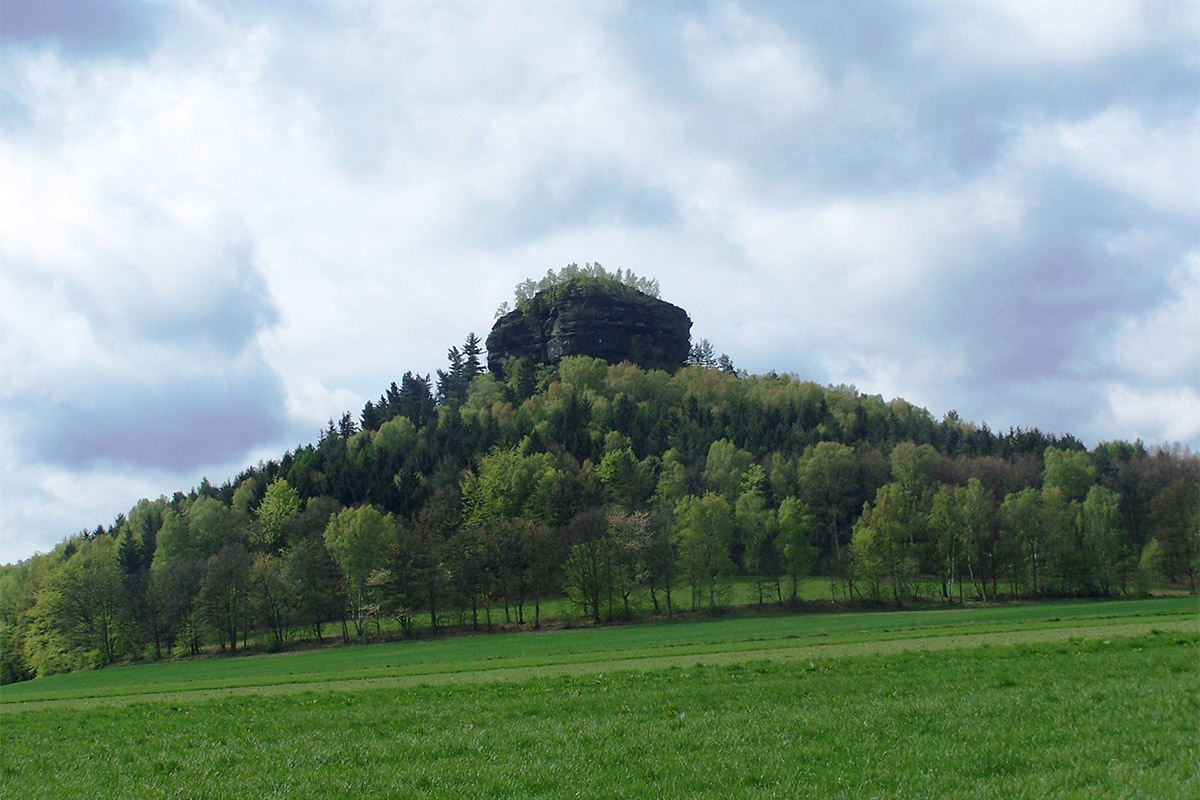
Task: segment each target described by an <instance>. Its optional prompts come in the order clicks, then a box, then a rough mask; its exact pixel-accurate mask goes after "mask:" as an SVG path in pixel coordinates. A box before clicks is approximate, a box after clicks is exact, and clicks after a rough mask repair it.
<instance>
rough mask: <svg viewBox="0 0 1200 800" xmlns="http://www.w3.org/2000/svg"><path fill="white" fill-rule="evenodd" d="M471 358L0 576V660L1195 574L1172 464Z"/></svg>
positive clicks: (469, 347)
mask: <svg viewBox="0 0 1200 800" xmlns="http://www.w3.org/2000/svg"><path fill="white" fill-rule="evenodd" d="M535 297H536V293H531V294H530V295H529V298H535ZM482 356H483V354H482V348H481V347H480V341H479V339H478V338H477V337H475V336H474V335H473V334H472V335H470V336H468V337H467V341H466V342H465V343H464V345H463V348H462V349H461V350H460V349H458V348H457V347H455V348H451V350H450V358H449V361H450V364H449V368H448V369H447V370H446V371H439V373H438V379H437V382H436V384H437V387H436V390H435V389H434V386H433V383H432V382H431V381H430V379H429V377H428V376H424V377H423V376H420V375H417V374H414V373H412V372H409V373H407V374H405V375H404V376H403V378H402V379H401V380H400V382H399V383H398V384H397V383H393V384H392V385H391V386H390V387H389V389H388V390H387V391H386V392H384V394H383V395H381V397H380V398H379V400H378V401H372V402H369V403H367V404H366V406H365V407H364V409H363V411H362V413H361V415H360V417H359V418H358V419H357V420H356V419H355V418H354V417H353V416H351V415H350V414H349V413H347V414H346V415H345V416H343V417H342V419H341V420H340V422H338V423H334V422H333V421H331V422H330V424H329V426H328V428H327V429H326V430H325V431H324V433H323V434H322V436H321V437H320V440H319V441H318V442H317V443H315V444H307V445H302V446H299V447H297V448H296V449H294V450H292V451H289V452H287V453H284V454H282V456H281V457H280V458H279V459H277V460H272V461H268V462H263V463H260V464H258V465H257V466H255V467H252V468H249V469H247V470H245V471H244V472H243V473H242V474H240V475H238V476H237V477H236V479H234V480H231V481H227V482H225V483H224V484H223V485H220V486H216V485H213V484H212V483H210V482H209V481H207V480H205V481H203V482H202V483H201V485H200V486H198V487H194V488H192V489H191V490H190V491H188V492H186V493H185V492H183V491H177V492H175V493H174V494H172V495H170V496H166V495H164V496H162V497H159V498H158V499H154V500H151V499H146V500H143V501H141V502H139V503H138V504H137V505H136V506H135V507H134V508H132V509H130V510H129V512H128V513H127V514H122V515H120V516H118V518H117V519H116V520H115V521H114V522H113V523H112V524H111V525H108V526H104V525H100V526H97V527H96V528H95V529H93V530H90V531H86V532H83V533H80V534H77V535H75V536H71V537H69V538H68V539H66V540H65V541H64V542H63V543H62V544H61V545H60V546H59V547H57V548H56V549H55V550H54V551H53V552H51V553H49V554H45V555H39V556H35V557H33V558H30V559H28V560H26V561H23V562H21V563H20V564H18V565H10V566H7V567H4V568H0V590H2V591H0V598H2V601H0V644H2V647H0V679H3V680H4V681H6V682H7V681H12V680H18V679H22V678H26V677H30V676H33V675H38V674H49V673H52V672H56V671H63V670H69V669H74V668H78V667H84V666H91V665H99V664H106V663H112V662H114V661H121V660H136V659H141V658H147V657H149V658H158V657H163V656H167V655H178V654H187V653H199V652H202V651H204V650H206V649H207V650H211V649H219V650H228V651H237V650H238V649H239V648H244V647H245V646H246V644H247V643H248V642H250V641H251V638H252V637H253V638H255V639H256V640H257V641H260V642H265V643H266V645H267V646H269V647H272V648H276V647H286V646H289V645H290V644H292V643H294V642H296V641H299V640H303V639H321V638H322V637H323V636H324V635H326V634H327V633H328V631H329V630H330V626H333V630H336V631H337V632H338V633H340V634H341V635H342V636H343V637H344V638H362V637H367V636H369V635H375V636H379V635H383V634H384V633H385V632H387V631H393V632H395V633H397V634H407V635H417V634H429V633H437V632H439V631H441V630H443V629H446V628H464V627H467V628H477V627H481V626H485V625H490V624H492V623H493V622H498V621H499V620H501V619H503V620H504V622H506V623H508V624H511V625H536V624H538V623H540V622H541V612H542V600H544V599H554V600H555V602H556V606H557V607H560V608H565V609H566V611H564V612H556V613H566V614H569V615H570V616H571V617H572V618H575V619H580V620H590V621H591V622H593V623H600V622H604V621H607V620H615V619H627V618H634V617H638V616H641V615H645V614H647V613H654V614H659V615H666V614H671V613H674V612H676V611H678V610H679V609H680V608H684V609H687V610H689V611H690V610H697V611H711V610H716V609H719V608H720V607H722V606H723V605H724V604H725V602H726V598H727V596H728V595H727V592H728V587H729V583H730V581H731V580H733V579H737V580H740V581H743V582H744V581H750V582H751V583H752V584H753V592H754V594H755V596H756V599H757V600H758V602H760V603H763V604H767V603H773V604H776V605H787V604H789V603H794V602H799V600H798V595H797V594H796V593H795V588H796V587H797V586H798V585H799V583H800V582H801V581H802V580H803V579H804V578H805V576H807V575H809V574H812V573H818V574H822V575H825V576H827V577H828V579H829V580H828V586H829V596H830V599H831V600H837V601H839V602H846V601H852V602H883V601H887V602H890V603H912V602H930V601H939V602H968V601H972V600H982V601H988V602H994V601H996V600H998V599H1004V598H1014V597H1047V596H1078V595H1111V594H1127V593H1128V594H1134V593H1144V592H1145V591H1147V590H1148V589H1149V588H1152V587H1156V586H1160V585H1162V584H1163V583H1164V582H1165V583H1167V584H1171V585H1176V586H1182V587H1184V588H1187V589H1191V590H1194V589H1195V587H1196V578H1197V573H1198V570H1200V555H1198V553H1200V542H1198V540H1200V510H1198V509H1200V500H1198V498H1197V495H1198V492H1197V488H1196V487H1197V482H1198V481H1200V462H1198V460H1197V459H1196V458H1195V457H1194V456H1191V455H1188V454H1180V453H1173V452H1167V451H1161V450H1148V449H1146V448H1145V447H1143V446H1142V445H1141V443H1139V442H1135V443H1124V442H1115V443H1106V444H1103V445H1100V446H1097V447H1096V448H1094V449H1093V450H1092V451H1090V452H1088V451H1086V450H1085V449H1084V447H1083V446H1082V445H1081V444H1080V443H1079V442H1078V441H1077V440H1075V439H1074V438H1073V437H1071V436H1069V435H1062V436H1055V435H1051V434H1045V433H1042V432H1040V431H1038V430H1036V429H1034V430H1021V429H1010V430H1009V431H1007V432H1003V433H997V432H993V431H991V430H990V429H988V427H987V426H986V425H975V424H971V423H967V422H964V421H962V420H960V419H959V418H958V417H957V416H956V415H954V414H949V415H947V416H946V417H944V418H943V419H941V420H936V419H934V418H933V417H932V416H931V415H930V414H929V413H928V411H926V410H925V409H922V408H918V407H915V406H913V405H911V404H909V403H907V402H905V401H904V400H901V399H896V400H891V401H888V402H885V401H884V400H883V398H882V397H879V396H878V395H866V394H863V393H861V392H859V391H857V390H856V389H855V388H853V387H845V386H839V387H833V386H820V385H817V384H814V383H811V382H806V381H803V380H800V379H799V378H796V377H793V376H788V375H778V374H774V373H772V374H767V375H761V376H746V375H739V374H736V373H733V372H731V371H728V370H723V369H716V368H706V367H703V366H698V365H692V366H685V367H682V368H680V369H678V370H676V371H675V372H674V373H668V372H667V371H664V370H659V369H649V368H645V367H642V366H638V365H636V364H632V363H628V362H622V363H617V364H610V363H608V362H607V361H606V360H605V359H603V358H595V357H589V356H566V357H563V358H561V359H559V360H557V361H552V362H550V363H545V364H541V365H540V366H536V367H534V366H533V365H530V368H529V369H518V370H511V371H508V372H505V373H502V374H500V375H497V374H492V373H488V372H485V371H484V369H483V357H482ZM707 363H711V360H709V361H708V362H707Z"/></svg>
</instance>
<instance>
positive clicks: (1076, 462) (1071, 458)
mask: <svg viewBox="0 0 1200 800" xmlns="http://www.w3.org/2000/svg"><path fill="white" fill-rule="evenodd" d="M1042 458H1043V460H1044V461H1045V465H1046V469H1045V474H1044V476H1043V478H1042V488H1043V489H1054V488H1057V489H1061V490H1062V493H1063V497H1065V498H1066V500H1067V502H1068V503H1070V502H1083V499H1084V497H1086V496H1087V492H1088V488H1089V487H1090V486H1091V485H1092V484H1093V483H1095V482H1096V468H1095V467H1093V466H1092V465H1091V463H1089V461H1088V456H1087V453H1085V452H1083V451H1081V450H1060V449H1059V448H1057V447H1047V448H1046V451H1045V453H1043V454H1042Z"/></svg>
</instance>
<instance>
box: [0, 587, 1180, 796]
mask: <svg viewBox="0 0 1200 800" xmlns="http://www.w3.org/2000/svg"><path fill="white" fill-rule="evenodd" d="M1198 612H1200V609H1198V607H1197V603H1196V600H1195V598H1186V597H1181V598H1162V599H1149V600H1111V601H1087V602H1069V603H1056V604H1029V605H1010V606H998V607H990V608H969V609H953V610H929V611H897V612H874V613H848V614H792V615H759V616H754V615H750V616H745V615H743V616H738V617H736V618H721V619H713V620H703V621H687V622H679V623H663V624H656V625H641V626H625V627H607V628H581V629H574V630H557V631H547V632H542V633H520V634H493V635H480V636H459V637H451V638H446V639H438V640H428V641H418V642H399V643H390V644H379V645H361V646H350V647H338V648H325V649H316V650H308V651H299V652H291V653H282V654H276V655H264V656H256V657H251V658H239V659H230V658H207V659H198V660H194V661H185V662H176V663H161V664H147V665H138V666H130V667H120V668H113V669H105V670H99V671H94V672H83V673H74V674H69V675H60V676H50V677H48V678H43V679H39V680H36V681H31V682H29V683H26V684H18V685H14V686H6V687H4V689H3V690H2V693H0V742H2V743H3V747H2V748H0V795H2V796H4V797H15V798H23V797H39V798H46V797H76V796H84V795H87V796H90V797H134V796H137V797H218V796H226V795H229V794H230V793H236V794H237V796H246V797H278V798H290V797H305V798H309V797H347V798H350V797H356V798H357V797H431V798H433V797H478V796H489V797H564V796H578V797H597V798H600V797H714V798H716V797H800V796H832V797H837V796H843V797H871V796H880V797H931V796H932V797H936V796H955V795H959V796H972V797H1045V796H1060V797H1184V796H1197V795H1198V794H1200V769H1198V766H1197V765H1198V764H1200V753H1198V742H1200V736H1198V735H1197V734H1198V729H1197V720H1198V719H1200V669H1198V668H1197V651H1198V638H1200V636H1198V623H1200V613H1198Z"/></svg>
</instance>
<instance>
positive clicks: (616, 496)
mask: <svg viewBox="0 0 1200 800" xmlns="http://www.w3.org/2000/svg"><path fill="white" fill-rule="evenodd" d="M596 477H597V478H599V479H600V483H602V484H604V492H605V495H606V497H607V498H608V500H609V501H610V502H613V503H616V504H617V505H619V506H621V507H622V508H624V509H625V510H626V511H635V510H638V509H640V508H642V507H644V505H645V504H646V501H647V500H648V499H649V497H650V494H651V493H652V492H653V491H654V476H653V475H652V474H651V473H650V471H649V470H648V469H646V468H645V466H644V465H643V464H642V463H641V462H639V461H638V460H637V457H636V456H634V454H633V448H631V447H622V448H620V449H617V450H610V451H609V452H607V453H605V454H604V458H602V459H600V464H599V466H597V467H596Z"/></svg>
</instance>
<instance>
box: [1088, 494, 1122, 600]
mask: <svg viewBox="0 0 1200 800" xmlns="http://www.w3.org/2000/svg"><path fill="white" fill-rule="evenodd" d="M1120 503H1121V496H1120V495H1118V494H1117V493H1116V492H1113V491H1111V490H1109V489H1105V488H1104V487H1103V486H1092V487H1091V488H1090V489H1088V493H1087V498H1086V499H1085V500H1084V501H1083V544H1084V547H1085V548H1087V554H1088V556H1089V558H1090V560H1091V563H1092V567H1093V570H1094V572H1095V577H1096V579H1097V580H1098V581H1099V583H1100V591H1102V592H1103V593H1104V594H1111V593H1112V584H1113V583H1114V582H1115V581H1117V580H1119V581H1120V583H1121V588H1122V591H1123V590H1124V588H1125V579H1126V576H1127V575H1128V573H1129V568H1130V567H1131V563H1130V559H1131V555H1130V553H1129V552H1128V550H1127V544H1126V542H1127V539H1126V537H1125V532H1124V531H1123V530H1121V508H1120Z"/></svg>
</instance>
